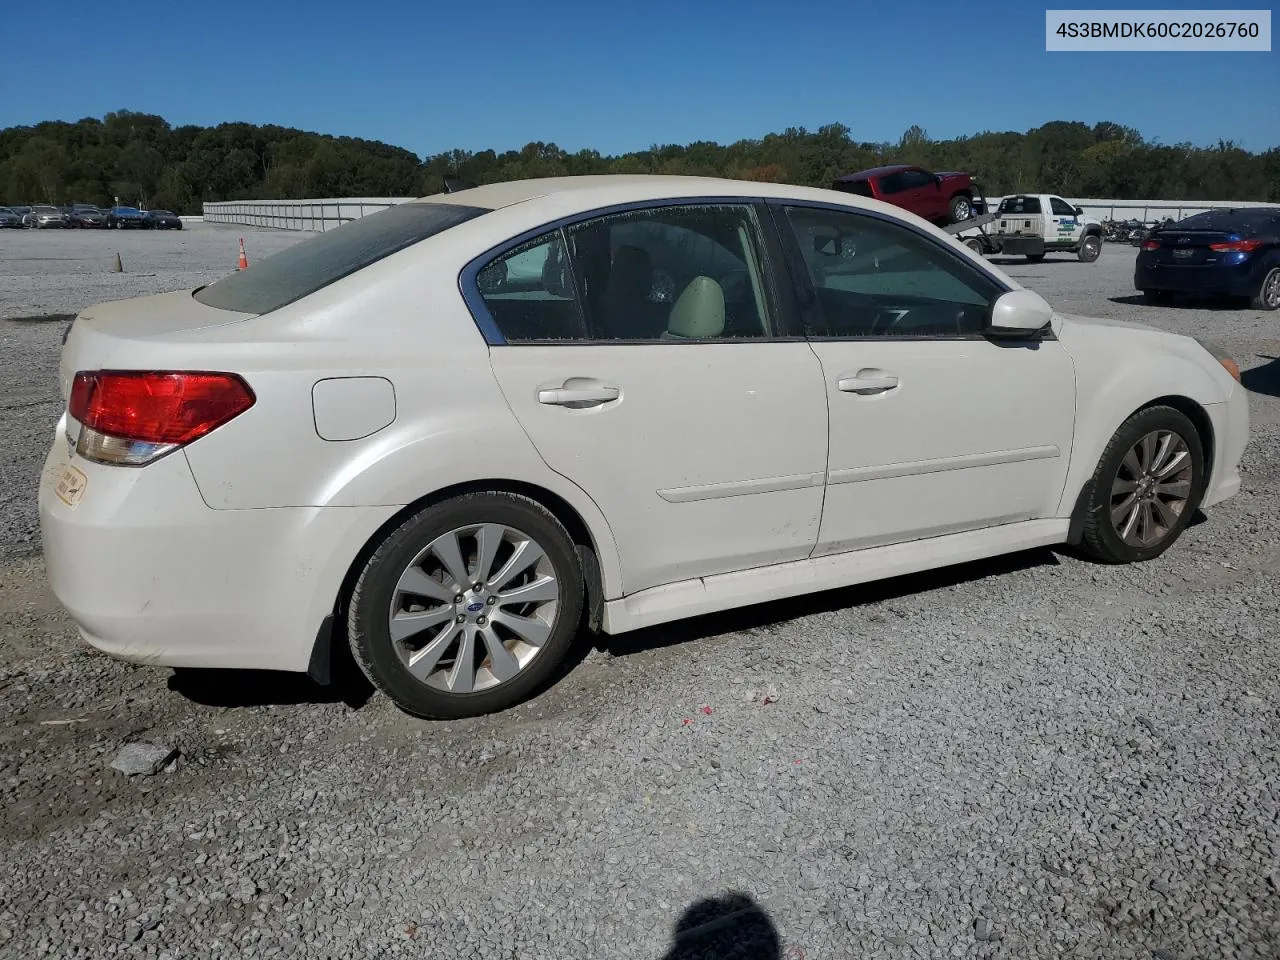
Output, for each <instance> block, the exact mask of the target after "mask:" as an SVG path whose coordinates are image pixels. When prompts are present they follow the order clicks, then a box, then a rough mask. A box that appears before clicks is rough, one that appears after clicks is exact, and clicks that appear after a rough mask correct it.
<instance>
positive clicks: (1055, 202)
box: [1045, 197, 1084, 247]
mask: <svg viewBox="0 0 1280 960" xmlns="http://www.w3.org/2000/svg"><path fill="white" fill-rule="evenodd" d="M1049 219H1050V221H1051V222H1050V224H1049V229H1048V230H1047V231H1046V232H1045V242H1046V245H1047V244H1049V243H1052V244H1053V245H1054V246H1059V247H1073V246H1075V245H1076V244H1078V243H1079V242H1080V236H1081V234H1083V233H1084V220H1083V218H1082V217H1079V216H1077V215H1076V208H1075V207H1073V206H1072V205H1071V204H1069V203H1067V201H1065V200H1063V199H1062V198H1061V197H1050V198H1049Z"/></svg>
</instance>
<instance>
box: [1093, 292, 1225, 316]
mask: <svg viewBox="0 0 1280 960" xmlns="http://www.w3.org/2000/svg"><path fill="white" fill-rule="evenodd" d="M1107 299H1108V300H1110V301H1111V302H1112V303H1122V304H1124V305H1125V306H1129V307H1151V308H1152V309H1155V310H1217V311H1220V312H1223V313H1239V312H1240V311H1241V310H1246V309H1248V306H1249V303H1248V301H1247V300H1233V299H1231V298H1230V297H1208V296H1197V295H1195V294H1190V293H1188V294H1185V295H1183V296H1178V297H1174V298H1173V299H1172V300H1170V301H1169V302H1168V303H1152V302H1151V301H1150V300H1148V299H1147V298H1146V297H1144V296H1143V295H1142V294H1140V293H1133V294H1129V295H1128V296H1125V297H1107Z"/></svg>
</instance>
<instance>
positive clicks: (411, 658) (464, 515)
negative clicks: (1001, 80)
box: [347, 492, 583, 719]
mask: <svg viewBox="0 0 1280 960" xmlns="http://www.w3.org/2000/svg"><path fill="white" fill-rule="evenodd" d="M582 607H583V578H582V571H581V568H580V566H579V562H578V558H577V553H576V551H575V549H574V545H573V541H572V539H571V538H570V537H569V534H568V533H567V532H566V531H565V529H564V527H563V526H562V525H561V523H560V522H559V521H558V520H557V519H556V518H555V517H554V516H553V515H552V514H551V513H550V512H549V511H547V510H546V509H544V508H543V507H542V506H541V505H540V504H538V503H537V502H536V501H534V500H530V499H529V498H527V497H522V496H519V495H516V494H512V493H503V492H492V493H473V494H465V495H463V496H460V497H456V498H454V499H451V500H447V501H444V502H442V503H438V504H435V505H434V506H430V507H427V508H426V509H424V510H422V511H421V512H420V513H417V514H415V515H414V516H412V517H410V518H409V519H408V520H406V521H405V522H404V523H403V524H401V525H400V526H399V527H398V528H397V529H396V530H395V531H394V532H392V533H391V534H390V535H389V536H388V537H387V538H386V540H384V541H383V542H382V544H381V545H380V546H379V547H378V548H377V549H376V550H375V551H374V553H373V555H372V556H371V557H370V558H369V561H368V563H367V564H366V566H365V568H364V571H363V572H362V573H361V574H360V577H359V579H358V580H357V581H356V585H355V587H354V589H353V591H352V594H351V602H350V604H349V611H348V616H347V630H348V638H349V640H350V643H351V650H352V653H353V654H354V655H355V660H356V662H357V663H358V664H359V665H360V668H361V669H362V670H363V671H364V673H365V675H366V676H367V677H368V678H369V679H370V681H372V682H373V683H374V685H376V686H377V687H378V688H379V689H380V690H382V691H383V692H384V693H385V694H386V695H387V696H389V697H390V698H391V699H392V700H394V701H395V702H396V704H397V705H398V706H400V707H401V708H402V709H403V710H405V711H407V712H409V713H412V714H415V715H417V716H421V717H429V718H437V719H455V718H459V717H470V716H478V715H480V714H485V713H492V712H494V711H496V710H504V709H506V708H508V707H511V706H514V705H515V704H517V703H519V702H521V701H523V700H524V699H526V698H527V697H528V696H530V695H531V694H532V693H534V692H535V691H536V690H537V689H538V688H539V687H540V686H541V685H542V684H543V683H545V682H546V681H547V680H548V679H549V678H550V676H551V674H552V673H553V672H554V671H555V669H556V668H557V667H558V666H559V665H560V663H561V662H562V661H563V660H564V657H565V655H566V654H567V653H568V651H569V647H570V645H571V644H572V642H573V638H574V636H575V635H576V633H577V632H578V628H579V626H580V625H581V621H582Z"/></svg>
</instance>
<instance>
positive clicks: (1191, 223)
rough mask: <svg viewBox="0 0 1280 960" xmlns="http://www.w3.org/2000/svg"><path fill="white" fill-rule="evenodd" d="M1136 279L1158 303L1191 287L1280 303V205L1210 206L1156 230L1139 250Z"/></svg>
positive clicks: (1270, 306)
mask: <svg viewBox="0 0 1280 960" xmlns="http://www.w3.org/2000/svg"><path fill="white" fill-rule="evenodd" d="M1133 285H1134V286H1135V287H1137V288H1138V289H1139V290H1140V291H1142V294H1143V295H1144V296H1145V297H1146V298H1147V300H1149V301H1151V302H1152V303H1166V302H1168V301H1169V300H1170V299H1171V298H1172V297H1173V295H1174V294H1176V293H1190V294H1200V295H1204V296H1224V297H1240V298H1242V299H1248V300H1249V301H1250V304H1251V305H1252V306H1253V308H1254V309H1255V310H1275V309H1277V308H1280V207H1238V208H1235V209H1231V210H1225V209H1224V210H1209V211H1208V212H1206V213H1198V214H1196V215H1195V216H1193V217H1187V218H1186V219H1185V220H1180V221H1178V222H1177V223H1175V224H1171V225H1170V226H1167V227H1161V228H1159V229H1156V230H1153V231H1152V232H1151V234H1150V235H1149V236H1148V237H1147V239H1146V240H1144V241H1143V243H1142V249H1140V250H1139V251H1138V261H1137V263H1136V264H1135V266H1134V268H1133Z"/></svg>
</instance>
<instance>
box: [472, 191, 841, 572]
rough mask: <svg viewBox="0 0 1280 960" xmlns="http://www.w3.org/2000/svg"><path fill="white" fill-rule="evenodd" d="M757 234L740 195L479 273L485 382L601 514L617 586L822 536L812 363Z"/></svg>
mask: <svg viewBox="0 0 1280 960" xmlns="http://www.w3.org/2000/svg"><path fill="white" fill-rule="evenodd" d="M759 231H760V225H759V218H758V214H757V212H756V210H755V209H754V208H753V207H752V206H751V205H749V204H731V203H725V204H702V205H694V204H688V205H681V204H676V205H666V206H660V207H650V208H645V209H641V210H632V211H625V212H621V213H616V214H611V215H608V216H603V217H595V218H590V219H587V220H585V221H583V222H582V223H577V224H573V225H571V226H568V227H566V228H565V229H564V230H563V231H561V230H554V231H550V232H549V233H547V234H545V235H543V236H542V237H539V238H535V239H534V240H531V241H529V242H527V243H526V244H524V245H522V246H521V247H519V248H516V249H515V250H513V251H511V252H510V253H508V254H504V255H502V256H500V257H498V258H495V260H494V261H492V262H491V263H490V264H489V265H488V266H486V267H485V268H484V269H483V270H482V271H480V272H479V274H478V278H477V283H478V286H479V289H480V291H481V295H482V298H483V301H484V304H485V309H486V310H487V311H488V313H489V318H490V319H491V320H492V323H493V325H494V326H496V327H497V328H498V329H500V330H502V331H503V332H504V338H505V341H506V342H505V343H495V344H493V345H492V347H491V349H490V362H491V364H492V368H493V372H494V375H495V376H496V377H497V380H498V383H499V384H500V386H501V388H502V390H503V393H504V394H505V396H506V399H507V402H508V404H509V405H510V407H511V410H512V411H513V412H514V414H515V416H516V418H517V419H518V420H519V422H520V424H521V425H522V427H523V428H524V430H525V432H526V433H527V434H528V435H529V437H530V439H531V440H532V441H533V443H534V445H535V446H536V447H537V449H538V451H539V453H540V454H541V456H542V458H543V459H544V460H545V461H546V463H547V464H548V466H549V467H550V468H551V469H552V470H555V471H556V472H557V473H560V474H561V475H563V476H565V477H567V478H568V479H569V480H571V481H573V482H574V483H576V484H577V485H578V486H579V487H581V488H582V489H583V490H584V491H586V493H587V494H588V495H589V496H590V497H591V498H592V499H593V500H594V501H595V502H596V504H597V505H598V506H599V507H600V509H601V511H602V512H603V514H604V516H605V518H606V519H607V520H608V522H609V525H610V527H611V530H612V533H613V536H614V539H615V541H616V542H617V544H618V548H619V554H620V564H621V568H622V580H623V591H624V592H625V593H634V592H636V591H638V590H643V589H646V588H648V587H653V586H656V585H659V584H664V583H671V582H674V581H679V580H687V579H690V578H694V577H702V576H710V575H713V574H717V573H726V572H730V571H734V570H741V569H745V568H748V567H753V566H761V565H764V564H771V563H780V562H784V561H789V560H798V559H801V558H804V557H806V556H808V555H809V554H810V553H811V552H812V550H813V548H814V546H815V544H816V543H817V536H818V526H819V523H820V520H821V512H822V495H823V480H824V476H825V472H826V466H827V400H826V391H825V388H824V387H823V383H822V367H821V364H819V362H818V359H817V357H815V356H814V354H813V351H812V350H811V349H810V348H809V345H808V344H807V343H805V342H804V341H802V340H796V339H790V340H788V339H784V338H783V335H784V333H785V331H783V330H782V329H780V327H779V325H778V321H777V317H778V311H777V310H776V308H775V307H774V306H773V304H774V303H775V302H776V300H775V297H774V296H773V287H772V285H771V284H770V283H769V278H768V276H767V274H766V273H765V269H764V263H765V259H764V257H763V256H762V246H761V242H760V241H761V237H760V232H759ZM531 251H538V252H536V253H535V252H531ZM517 268H519V269H517ZM521 341H523V342H521ZM478 439H479V438H478Z"/></svg>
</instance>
